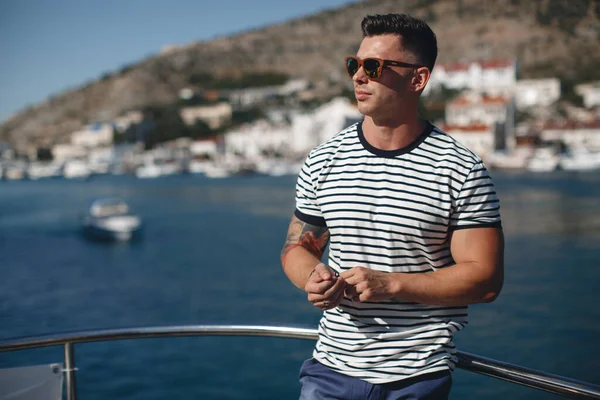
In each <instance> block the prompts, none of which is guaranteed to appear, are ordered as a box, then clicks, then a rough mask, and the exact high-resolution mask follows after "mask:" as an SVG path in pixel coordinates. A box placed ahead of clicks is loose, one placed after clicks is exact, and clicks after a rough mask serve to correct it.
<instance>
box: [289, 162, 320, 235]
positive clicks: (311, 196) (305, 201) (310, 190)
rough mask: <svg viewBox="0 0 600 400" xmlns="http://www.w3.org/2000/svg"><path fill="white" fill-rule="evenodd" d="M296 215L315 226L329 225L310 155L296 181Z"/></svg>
mask: <svg viewBox="0 0 600 400" xmlns="http://www.w3.org/2000/svg"><path fill="white" fill-rule="evenodd" d="M294 215H295V216H296V217H297V218H298V219H299V220H301V221H304V222H306V223H308V224H311V225H315V226H327V223H326V222H325V218H323V214H322V213H321V207H320V206H319V204H318V202H317V191H316V179H313V172H312V170H311V156H310V155H309V156H308V157H307V158H306V161H305V162H304V165H303V166H302V169H301V170H300V173H299V174H298V181H297V182H296V211H295V212H294Z"/></svg>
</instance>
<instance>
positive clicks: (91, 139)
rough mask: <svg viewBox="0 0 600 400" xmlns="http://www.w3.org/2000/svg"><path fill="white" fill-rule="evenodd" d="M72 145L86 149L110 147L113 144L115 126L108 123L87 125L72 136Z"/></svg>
mask: <svg viewBox="0 0 600 400" xmlns="http://www.w3.org/2000/svg"><path fill="white" fill-rule="evenodd" d="M71 143H73V145H74V146H78V147H84V148H93V147H103V146H110V145H111V144H112V143H113V126H112V125H111V124H109V123H106V122H97V123H94V124H89V125H86V126H85V127H84V128H83V129H81V130H79V131H76V132H73V133H72V134H71Z"/></svg>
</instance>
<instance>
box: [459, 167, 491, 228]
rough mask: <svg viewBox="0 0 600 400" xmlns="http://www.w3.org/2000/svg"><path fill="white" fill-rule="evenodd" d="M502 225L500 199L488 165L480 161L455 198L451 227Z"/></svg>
mask: <svg viewBox="0 0 600 400" xmlns="http://www.w3.org/2000/svg"><path fill="white" fill-rule="evenodd" d="M483 227H498V228H501V227H502V223H501V219H500V201H499V200H498V196H497V195H496V188H495V186H494V183H493V182H492V178H491V177H490V175H489V173H488V171H487V169H486V167H485V166H484V165H483V163H481V162H479V163H477V164H475V165H474V166H473V168H471V171H469V175H468V176H467V178H466V180H465V181H464V183H463V185H462V188H461V189H460V191H459V192H458V196H457V197H456V199H455V203H454V207H453V211H452V214H451V215H450V229H453V230H457V229H465V228H483Z"/></svg>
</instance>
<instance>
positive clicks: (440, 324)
mask: <svg viewBox="0 0 600 400" xmlns="http://www.w3.org/2000/svg"><path fill="white" fill-rule="evenodd" d="M295 215H296V216H297V217H298V218H299V219H300V220H302V221H304V222H306V223H309V224H312V225H317V226H326V227H327V228H328V229H329V232H330V235H331V237H330V243H329V260H328V265H329V266H330V267H331V268H332V269H334V270H336V271H338V272H343V271H345V270H349V269H351V268H353V267H355V266H363V267H367V268H371V269H374V270H377V271H385V272H405V273H423V272H430V271H435V270H437V269H440V268H444V267H447V266H450V265H453V264H454V261H453V259H452V255H451V253H450V246H449V241H448V237H449V234H450V233H451V232H452V230H456V229H463V228H473V227H499V226H500V213H499V202H498V198H497V196H496V192H495V189H494V185H493V183H492V181H491V179H490V177H489V175H488V172H487V170H486V168H485V166H484V165H483V163H482V161H481V159H480V158H479V157H477V156H476V155H475V154H473V153H472V152H471V151H470V150H468V149H467V148H466V147H464V146H463V145H461V144H459V143H458V142H457V141H456V140H454V139H453V138H452V137H450V136H448V135H447V134H445V133H444V132H442V131H440V130H439V129H438V128H436V127H435V126H433V125H431V124H428V126H427V128H426V129H425V131H424V132H423V133H422V134H421V135H420V136H419V137H418V138H417V139H416V140H415V141H414V143H412V144H411V145H409V146H407V147H404V148H402V149H399V150H394V151H385V150H379V149H377V148H375V147H373V146H371V145H370V144H369V143H368V142H367V141H366V140H365V138H364V135H363V132H362V128H361V123H357V124H354V125H352V126H350V127H348V128H347V129H345V130H343V131H342V132H340V133H338V134H337V135H335V136H334V137H332V138H331V139H329V140H328V141H327V142H325V143H323V144H322V145H320V146H318V147H316V148H315V149H313V150H312V151H311V152H310V154H309V156H308V158H307V159H306V162H305V164H304V166H303V168H302V170H301V172H300V174H299V176H298V183H297V186H296V212H295ZM466 323H467V307H462V306H461V307H445V306H430V305H424V304H418V303H411V302H392V301H388V302H380V303H362V302H352V301H350V300H349V299H344V300H343V301H342V303H341V304H340V306H339V307H337V308H335V309H332V310H328V311H325V312H324V314H323V317H322V319H321V321H320V323H319V341H318V342H317V345H316V348H315V350H314V353H313V357H315V358H316V359H317V360H318V361H319V362H321V363H322V364H324V365H326V366H328V367H330V368H331V369H333V370H335V371H338V372H340V373H343V374H346V375H350V376H354V377H357V378H360V379H363V380H366V381H368V382H370V383H374V384H379V383H386V382H393V381H397V380H401V379H405V378H409V377H413V376H417V375H420V374H424V373H430V372H435V371H440V370H446V369H453V368H454V366H455V364H456V357H455V353H456V352H455V348H454V344H453V341H452V334H453V333H454V332H456V331H458V330H460V329H462V328H463V327H464V326H465V325H466Z"/></svg>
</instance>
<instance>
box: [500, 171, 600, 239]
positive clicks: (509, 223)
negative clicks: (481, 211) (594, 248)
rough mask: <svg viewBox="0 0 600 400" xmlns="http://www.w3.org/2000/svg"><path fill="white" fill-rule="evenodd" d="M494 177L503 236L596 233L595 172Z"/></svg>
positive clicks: (599, 215) (599, 182) (598, 188)
mask: <svg viewBox="0 0 600 400" xmlns="http://www.w3.org/2000/svg"><path fill="white" fill-rule="evenodd" d="M496 175H497V176H496ZM494 178H495V180H496V186H497V189H498V194H499V196H500V201H501V214H502V219H503V225H504V230H505V233H506V234H507V235H537V234H545V235H564V236H569V237H571V236H575V237H582V238H584V237H587V238H594V237H595V238H598V237H599V236H600V210H599V208H598V207H599V201H598V199H599V198H600V177H599V176H598V174H581V175H573V174H571V175H569V174H564V175H560V174H556V175H554V176H553V178H554V179H552V180H550V178H549V177H548V176H545V177H542V178H540V177H537V176H535V175H532V176H520V177H519V178H515V176H512V175H502V174H497V173H496V174H494Z"/></svg>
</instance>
